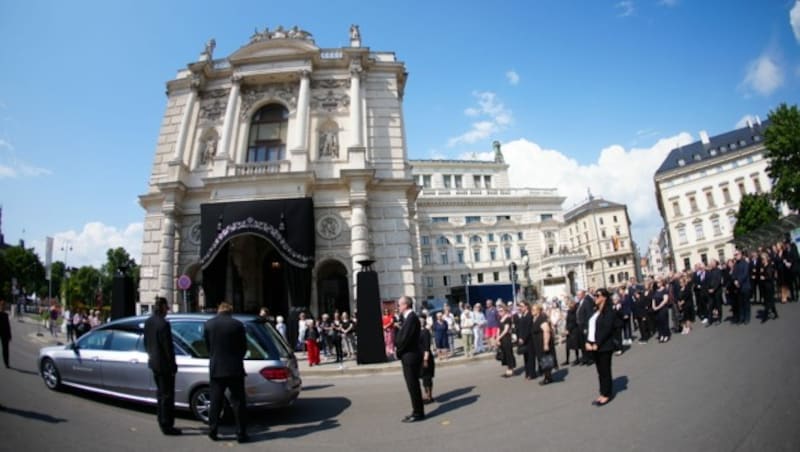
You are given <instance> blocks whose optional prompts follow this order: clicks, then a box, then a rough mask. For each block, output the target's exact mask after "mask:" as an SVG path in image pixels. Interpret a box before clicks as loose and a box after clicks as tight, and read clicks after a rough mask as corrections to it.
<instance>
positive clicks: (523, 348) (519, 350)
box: [517, 344, 528, 356]
mask: <svg viewBox="0 0 800 452" xmlns="http://www.w3.org/2000/svg"><path fill="white" fill-rule="evenodd" d="M525 353H528V344H520V345H517V354H518V355H520V356H524V355H525Z"/></svg>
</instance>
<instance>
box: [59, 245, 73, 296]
mask: <svg viewBox="0 0 800 452" xmlns="http://www.w3.org/2000/svg"><path fill="white" fill-rule="evenodd" d="M61 251H63V252H64V281H63V282H62V284H61V285H62V286H63V290H64V306H65V307H66V306H67V304H68V302H67V294H68V292H67V281H69V276H70V275H69V267H67V255H68V254H69V252H70V251H72V242H70V241H69V240H64V243H62V244H61Z"/></svg>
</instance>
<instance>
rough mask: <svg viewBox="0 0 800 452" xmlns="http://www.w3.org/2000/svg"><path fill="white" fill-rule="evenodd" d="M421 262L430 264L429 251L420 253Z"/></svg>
mask: <svg viewBox="0 0 800 452" xmlns="http://www.w3.org/2000/svg"><path fill="white" fill-rule="evenodd" d="M422 263H423V264H424V265H431V253H422Z"/></svg>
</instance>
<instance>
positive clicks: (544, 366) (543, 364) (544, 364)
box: [539, 353, 556, 372]
mask: <svg viewBox="0 0 800 452" xmlns="http://www.w3.org/2000/svg"><path fill="white" fill-rule="evenodd" d="M554 367H556V360H555V359H553V355H551V354H549V353H548V354H546V355H543V356H542V357H541V358H539V368H540V369H541V371H542V372H547V371H548V370H552V369H553V368H554Z"/></svg>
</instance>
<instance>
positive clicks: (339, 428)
mask: <svg viewBox="0 0 800 452" xmlns="http://www.w3.org/2000/svg"><path fill="white" fill-rule="evenodd" d="M778 309H779V312H780V315H781V318H780V319H779V320H777V321H769V322H767V323H765V324H761V323H759V322H758V320H756V321H755V322H753V323H751V324H750V325H748V326H733V325H728V324H725V325H722V326H718V327H710V328H702V327H701V328H698V329H696V330H695V332H693V333H692V334H691V335H689V336H680V335H677V336H673V340H672V341H671V342H669V343H668V344H658V343H655V342H651V343H650V344H647V345H634V346H633V348H632V349H631V350H630V351H628V352H627V353H626V354H625V355H623V356H622V357H619V358H617V357H615V358H614V363H613V369H614V371H613V372H614V378H615V387H616V390H617V396H616V398H615V399H614V401H613V402H611V403H610V404H609V405H607V406H605V407H601V408H597V407H593V406H591V405H590V403H591V401H592V400H593V398H594V397H595V396H596V395H597V378H596V374H595V371H594V368H587V367H568V368H566V369H562V370H561V371H559V373H558V374H557V376H558V378H559V380H561V381H559V382H557V383H555V384H552V385H549V386H545V387H540V386H539V385H537V384H535V383H532V382H529V381H526V380H524V379H523V378H522V377H519V376H518V377H515V378H512V379H503V378H500V374H501V369H500V366H499V364H498V363H496V362H495V361H476V362H472V363H469V364H465V365H461V366H453V367H447V368H442V369H439V371H438V372H437V376H436V379H435V387H434V395H435V396H436V397H437V402H436V403H434V404H432V405H428V406H427V410H428V419H426V420H425V421H424V422H420V423H415V424H403V423H401V422H400V419H401V418H402V417H403V416H405V415H406V414H408V413H409V412H410V403H409V401H408V396H407V395H406V392H405V385H404V383H403V380H402V376H401V375H400V374H399V373H398V372H396V371H392V372H387V373H382V374H378V375H371V376H362V377H308V378H305V379H304V392H303V393H302V394H301V396H300V399H299V400H298V401H297V403H296V404H295V405H294V406H293V407H291V408H289V409H284V410H279V411H267V412H261V413H254V414H253V415H252V419H251V420H252V422H251V427H250V433H251V436H252V438H253V442H252V443H250V444H243V445H239V444H237V443H235V442H234V441H220V442H217V443H212V442H210V441H209V440H208V438H207V437H206V436H205V429H204V428H203V427H204V426H203V425H201V424H200V423H198V422H196V421H194V420H193V419H191V418H189V417H188V414H186V415H182V416H181V417H179V419H178V420H177V426H178V427H180V428H183V429H184V432H185V435H183V436H181V437H165V436H162V435H161V434H160V432H159V431H158V427H157V425H156V420H155V411H154V409H152V408H149V407H142V406H138V405H134V404H128V403H120V402H118V401H114V400H110V399H105V398H101V397H96V396H91V395H86V394H85V393H80V392H77V391H66V392H52V391H49V390H47V389H46V388H45V386H44V384H43V383H42V381H41V379H40V378H39V377H38V375H37V374H36V371H35V368H36V356H37V350H38V348H39V347H40V346H41V343H39V342H37V339H36V338H35V337H34V336H32V333H33V332H35V326H34V325H32V324H27V323H25V324H20V323H16V322H14V323H13V324H12V328H13V330H14V335H15V339H14V340H13V341H12V353H11V360H12V361H11V364H12V367H13V369H11V370H7V369H0V403H1V404H3V405H4V406H5V407H6V410H5V411H0V444H2V449H4V450H30V451H46V450H58V451H72V450H75V451H82V452H85V451H87V450H89V451H91V450H114V451H123V450H136V451H143V450H145V451H158V450H167V449H169V450H172V451H184V450H185V451H194V450H201V449H202V450H218V449H227V448H231V447H235V448H239V449H249V450H270V451H292V452H301V451H315V452H319V451H320V450H353V451H419V450H435V451H437V452H449V451H459V452H463V451H473V450H477V451H506V450H508V451H519V450H525V449H535V450H537V451H548V450H559V451H606V450H609V451H611V450H613V451H620V450H631V451H640V450H648V451H662V450H663V451H670V452H674V451H676V450H684V451H695V450H697V451H700V450H703V451H709V450H710V451H734V450H737V451H749V450H758V451H781V450H785V451H798V450H800V359H798V358H800V354H799V353H798V350H797V347H798V344H800V328H798V324H799V323H800V304H791V305H779V306H778ZM44 339H45V340H48V339H47V337H45V338H44ZM559 352H560V353H562V350H559ZM561 357H562V359H563V355H562V356H561ZM520 363H521V360H520ZM221 433H223V434H230V435H232V433H233V427H232V426H229V427H228V428H227V429H223V430H222V431H221ZM229 438H232V436H229Z"/></svg>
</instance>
